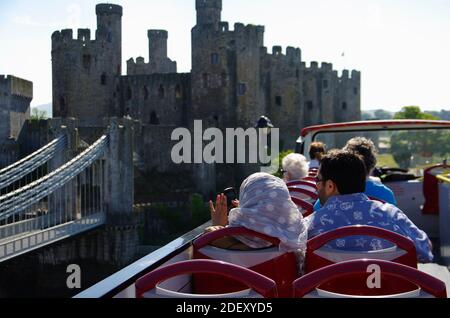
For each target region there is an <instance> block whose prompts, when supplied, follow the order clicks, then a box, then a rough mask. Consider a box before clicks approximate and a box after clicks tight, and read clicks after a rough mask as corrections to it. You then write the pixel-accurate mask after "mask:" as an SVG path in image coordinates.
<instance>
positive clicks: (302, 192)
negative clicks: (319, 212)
mask: <svg viewBox="0 0 450 318" xmlns="http://www.w3.org/2000/svg"><path fill="white" fill-rule="evenodd" d="M288 190H289V193H290V195H291V197H294V198H299V199H302V200H304V201H306V202H308V203H311V204H314V203H316V201H317V199H318V198H319V194H318V193H317V191H310V190H307V189H301V188H288Z"/></svg>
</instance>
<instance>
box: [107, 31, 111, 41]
mask: <svg viewBox="0 0 450 318" xmlns="http://www.w3.org/2000/svg"><path fill="white" fill-rule="evenodd" d="M107 40H108V42H109V43H111V42H112V34H111V32H109V33H108V38H107Z"/></svg>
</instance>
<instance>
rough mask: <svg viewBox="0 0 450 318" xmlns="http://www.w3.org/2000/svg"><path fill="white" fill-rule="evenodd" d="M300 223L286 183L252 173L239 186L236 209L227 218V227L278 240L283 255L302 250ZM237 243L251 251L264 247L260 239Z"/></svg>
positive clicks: (303, 234)
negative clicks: (254, 232)
mask: <svg viewBox="0 0 450 318" xmlns="http://www.w3.org/2000/svg"><path fill="white" fill-rule="evenodd" d="M302 220H303V217H302V214H301V213H300V211H299V210H298V209H297V206H296V205H295V204H294V202H292V200H291V197H290V194H289V191H288V188H287V186H286V184H285V183H284V182H283V180H281V179H279V178H277V177H274V176H272V175H270V174H267V173H256V174H253V175H251V176H250V177H249V178H247V179H246V180H245V181H244V182H243V183H242V186H241V191H240V204H239V208H236V209H233V210H231V211H230V215H229V218H228V221H229V226H231V227H245V228H248V229H250V230H253V231H256V232H260V233H263V234H266V235H268V236H271V237H276V238H278V239H279V240H280V242H281V244H280V249H281V250H282V251H285V252H289V251H296V250H301V251H304V250H305V249H306V241H307V233H308V231H307V229H306V227H305V226H304V225H303V222H302ZM239 240H240V241H241V242H242V243H244V244H246V245H248V246H250V247H253V248H262V247H267V244H266V243H267V242H265V241H262V240H260V239H255V238H248V237H239Z"/></svg>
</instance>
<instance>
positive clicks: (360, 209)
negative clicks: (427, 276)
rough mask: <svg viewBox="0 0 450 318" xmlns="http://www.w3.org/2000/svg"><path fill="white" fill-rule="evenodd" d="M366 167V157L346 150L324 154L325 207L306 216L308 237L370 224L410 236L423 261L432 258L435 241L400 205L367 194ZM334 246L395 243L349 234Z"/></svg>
mask: <svg viewBox="0 0 450 318" xmlns="http://www.w3.org/2000/svg"><path fill="white" fill-rule="evenodd" d="M365 186H366V168H365V164H364V161H363V160H362V158H361V157H360V156H358V155H356V154H354V153H350V152H347V151H343V150H334V151H331V152H330V153H329V154H328V155H327V156H325V157H324V158H323V161H322V165H321V167H320V170H319V174H318V177H317V188H318V192H319V200H320V202H321V203H322V206H323V208H321V209H320V210H319V211H317V212H315V213H314V214H313V215H311V216H310V217H308V218H306V219H305V222H307V225H308V228H309V230H308V238H313V237H315V236H317V235H320V234H322V233H325V232H329V231H331V230H334V229H337V228H340V227H345V226H351V225H369V226H374V227H379V228H383V229H386V230H390V231H392V232H396V233H398V234H401V235H403V236H406V237H408V238H410V239H411V240H412V241H413V242H414V245H415V247H416V252H417V258H418V260H419V261H420V262H431V261H432V260H433V254H432V252H431V250H432V245H431V242H430V240H429V239H428V236H427V234H426V233H425V232H424V231H421V230H420V229H418V228H417V226H416V225H414V223H412V222H411V220H409V218H408V217H407V216H406V215H405V214H404V213H403V212H402V211H401V210H400V209H398V208H397V207H395V206H394V205H391V204H389V203H386V204H383V203H381V202H376V201H372V200H370V199H369V198H368V197H367V196H366V195H365V194H364V190H365ZM330 245H331V247H332V248H337V249H342V250H350V251H371V250H380V249H385V248H389V247H391V246H392V243H389V242H386V241H384V240H381V239H378V238H371V237H363V236H360V237H356V236H354V237H348V238H343V239H339V240H335V241H333V242H331V243H330Z"/></svg>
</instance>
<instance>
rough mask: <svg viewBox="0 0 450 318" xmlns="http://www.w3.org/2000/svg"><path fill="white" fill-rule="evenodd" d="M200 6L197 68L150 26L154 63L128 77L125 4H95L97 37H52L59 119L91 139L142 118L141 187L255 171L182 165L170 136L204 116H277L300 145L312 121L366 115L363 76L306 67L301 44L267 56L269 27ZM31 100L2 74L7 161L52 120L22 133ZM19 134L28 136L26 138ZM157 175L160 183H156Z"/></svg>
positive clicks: (283, 134) (235, 180) (215, 2)
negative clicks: (110, 123)
mask: <svg viewBox="0 0 450 318" xmlns="http://www.w3.org/2000/svg"><path fill="white" fill-rule="evenodd" d="M196 11H197V23H196V25H195V26H194V27H193V29H192V70H191V72H190V73H177V64H176V62H175V61H172V60H171V59H170V58H169V57H168V54H167V40H168V33H167V31H164V30H149V31H148V39H149V60H148V62H147V63H146V62H145V59H144V58H143V57H138V58H136V60H134V59H129V60H128V61H127V75H125V76H123V75H122V15H123V9H122V7H121V6H118V5H113V4H98V5H97V6H96V15H97V30H96V32H95V39H93V36H92V35H91V31H90V30H89V29H79V30H78V33H77V37H76V38H74V36H73V31H72V30H62V31H56V32H54V33H53V34H52V51H51V55H52V73H53V74H52V79H53V116H54V117H62V118H67V117H74V118H77V119H78V127H79V131H80V135H81V137H82V139H83V140H84V141H85V142H86V143H87V144H90V143H92V142H93V141H95V140H96V138H97V137H98V136H99V134H102V132H103V131H104V128H105V124H104V118H107V117H124V116H130V117H131V118H133V119H135V120H136V123H137V124H136V127H135V129H134V130H135V141H134V142H135V165H136V167H137V168H139V170H140V171H145V173H147V174H148V173H150V175H151V177H147V179H146V180H147V181H145V180H144V181H143V184H144V185H145V186H144V187H137V189H138V190H139V189H141V188H145V189H147V188H148V189H150V190H151V191H153V190H152V189H154V188H159V187H161V181H165V180H169V179H170V174H172V176H173V178H172V183H170V184H169V185H168V188H169V189H172V187H173V185H174V184H175V185H177V186H179V187H181V188H183V187H189V186H190V185H195V186H196V187H197V188H196V189H194V190H193V191H197V190H199V191H200V192H202V193H208V191H209V192H214V191H215V189H217V188H223V187H224V186H238V185H239V184H240V181H241V180H242V178H243V177H245V176H247V175H248V174H249V173H251V172H254V171H255V166H251V165H234V166H233V165H207V164H195V165H176V164H174V163H173V162H172V160H171V149H172V147H173V145H174V143H175V142H172V141H171V133H172V132H173V130H174V129H175V128H178V127H186V128H192V126H193V122H194V120H197V119H199V120H202V121H203V127H204V128H205V129H206V128H208V127H216V128H219V129H224V128H237V127H242V128H248V127H254V125H255V123H256V122H257V120H258V119H259V118H260V116H262V115H265V116H268V117H269V118H270V119H271V121H272V123H273V124H274V126H275V127H278V128H280V139H281V140H280V143H281V146H282V148H284V149H293V148H294V146H295V142H296V139H297V138H298V136H299V132H300V130H301V128H303V127H305V126H310V125H314V124H321V123H331V122H344V121H353V120H359V119H360V117H361V110H360V96H361V95H360V94H361V78H360V73H359V72H357V71H352V72H351V73H350V72H349V71H347V70H344V71H343V72H342V76H338V73H337V71H335V70H333V66H332V65H331V64H328V63H322V64H321V65H320V66H319V64H318V63H317V62H311V63H310V65H309V66H307V65H306V63H305V62H303V61H302V55H301V51H300V49H299V48H294V47H288V48H286V51H285V53H283V50H282V48H281V47H280V46H274V47H273V48H272V50H271V52H268V49H267V48H266V47H265V46H264V27H263V26H255V25H244V24H242V23H236V24H234V29H230V27H229V24H228V23H227V22H223V21H221V12H222V1H221V0H196ZM32 96H33V86H32V83H31V82H28V81H25V80H21V79H18V78H15V77H7V78H6V77H4V76H1V77H0V110H1V112H0V139H1V141H0V146H2V149H0V150H1V151H0V153H1V154H2V156H0V160H1V162H0V166H5V165H6V164H8V163H10V162H11V161H15V160H16V159H17V158H18V157H19V155H18V153H19V148H24V147H23V145H25V144H28V146H27V147H26V149H28V150H26V151H21V155H24V154H26V153H29V149H36V148H37V147H39V146H38V145H39V144H41V145H42V144H43V140H44V139H43V138H45V137H42V136H44V135H45V134H40V133H39V132H45V129H46V128H45V125H35V126H36V127H33V125H31V126H30V125H28V126H29V129H28V128H27V129H23V127H24V121H25V119H27V118H28V117H29V105H30V101H31V99H32ZM30 123H31V122H30ZM20 130H22V131H25V132H26V133H24V134H23V137H22V138H21V140H22V141H21V142H19V141H17V138H18V135H20ZM41 135H42V136H41ZM30 136H31V137H30ZM22 144H23V145H22ZM30 144H31V146H30ZM11 147H12V148H11ZM9 148H11V149H9ZM11 154H12V155H11ZM6 157H7V158H6ZM158 174H159V175H160V176H161V178H160V179H158V177H155V175H158ZM148 180H156V181H155V183H154V187H153V188H152V187H151V186H150V187H148V186H147V185H148ZM150 190H149V191H150Z"/></svg>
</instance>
